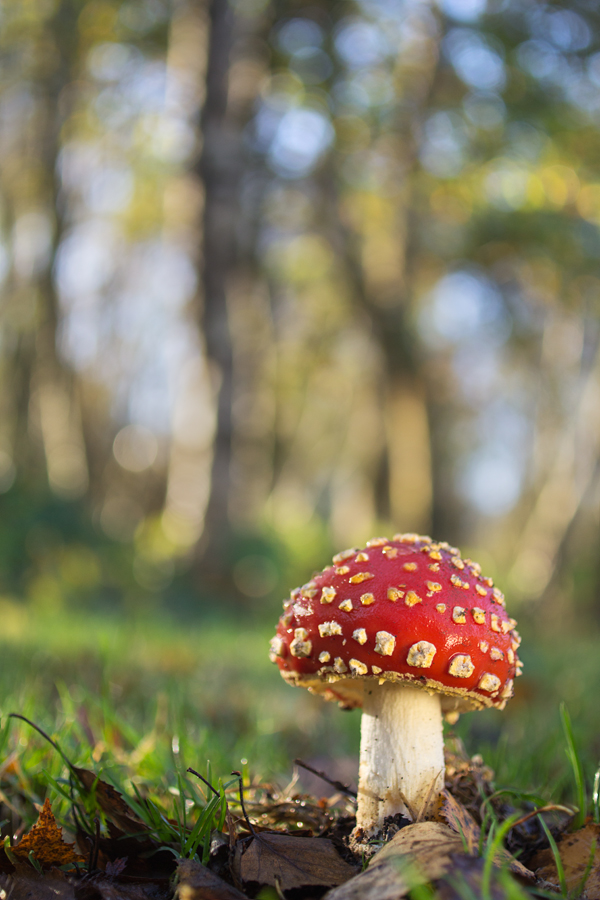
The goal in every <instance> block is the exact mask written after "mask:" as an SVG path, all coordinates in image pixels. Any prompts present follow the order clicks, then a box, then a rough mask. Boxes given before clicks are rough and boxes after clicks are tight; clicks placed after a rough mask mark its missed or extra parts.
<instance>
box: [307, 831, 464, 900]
mask: <svg viewBox="0 0 600 900" xmlns="http://www.w3.org/2000/svg"><path fill="white" fill-rule="evenodd" d="M457 853H464V847H463V842H462V840H461V838H460V837H459V836H458V835H457V834H456V833H455V832H454V831H452V829H451V828H449V827H448V826H447V825H444V824H443V823H442V822H417V823H416V824H414V825H407V826H406V827H405V828H402V829H401V831H399V832H398V833H397V834H395V835H394V837H393V838H392V840H391V841H390V842H389V843H388V844H386V845H385V847H384V848H383V850H380V851H379V853H377V854H376V855H375V856H374V857H373V859H372V860H371V864H370V866H369V868H368V869H367V870H366V871H365V872H361V874H360V875H357V876H356V877H355V878H353V879H352V880H351V881H348V882H346V883H345V884H343V885H341V887H337V888H335V889H334V890H332V891H329V893H327V894H326V895H325V898H326V900H399V898H401V897H405V896H406V895H407V894H408V892H409V891H410V890H411V889H412V888H413V887H415V886H416V885H418V884H427V883H428V882H430V881H436V880H437V879H438V878H441V877H442V876H443V875H445V874H446V872H448V871H449V870H450V868H451V866H452V857H453V855H454V854H457Z"/></svg>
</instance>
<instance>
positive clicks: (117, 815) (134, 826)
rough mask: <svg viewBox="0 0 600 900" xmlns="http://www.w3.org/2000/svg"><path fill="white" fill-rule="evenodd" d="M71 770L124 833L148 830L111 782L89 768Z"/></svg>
mask: <svg viewBox="0 0 600 900" xmlns="http://www.w3.org/2000/svg"><path fill="white" fill-rule="evenodd" d="M73 771H74V772H75V773H76V775H77V776H78V778H79V779H80V781H81V783H82V785H83V786H84V788H85V789H86V791H90V792H91V791H92V790H93V791H94V792H95V795H96V800H97V801H98V806H99V807H100V809H101V810H102V812H103V813H104V814H105V815H106V816H108V818H109V819H112V821H113V822H114V823H115V825H118V826H119V828H120V829H121V830H122V831H124V832H125V833H126V834H135V833H137V832H140V831H148V830H149V829H148V826H147V825H146V824H145V822H142V820H141V819H139V818H138V817H137V816H136V815H135V813H134V812H133V810H132V809H131V808H130V807H129V806H128V804H127V803H126V802H125V800H123V795H122V794H120V793H119V792H118V791H117V790H116V789H115V788H114V787H113V786H112V784H107V783H106V781H102V780H101V779H100V778H98V776H97V775H96V774H95V772H90V770H89V769H78V768H76V767H75V766H73Z"/></svg>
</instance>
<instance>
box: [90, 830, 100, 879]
mask: <svg viewBox="0 0 600 900" xmlns="http://www.w3.org/2000/svg"><path fill="white" fill-rule="evenodd" d="M91 844H92V846H91V848H90V860H89V863H88V871H89V872H95V870H96V868H97V866H98V851H99V849H100V819H99V818H98V816H94V840H93V842H91Z"/></svg>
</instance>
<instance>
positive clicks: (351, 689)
mask: <svg viewBox="0 0 600 900" xmlns="http://www.w3.org/2000/svg"><path fill="white" fill-rule="evenodd" d="M515 625H516V622H515V620H514V619H510V618H509V617H508V615H507V613H506V610H505V608H504V596H503V594H502V593H501V592H500V591H499V590H498V589H497V588H495V587H494V586H493V583H492V579H491V578H484V577H483V576H482V575H481V569H480V567H479V565H478V564H477V563H474V562H471V560H469V559H461V556H460V553H459V551H458V550H456V548H454V547H450V546H448V544H445V543H440V544H437V543H434V542H432V540H431V538H429V537H422V536H420V535H415V534H397V535H395V536H394V539H393V540H391V541H388V540H387V538H375V539H374V540H371V541H369V542H368V543H367V546H366V547H365V549H364V550H358V549H356V548H354V549H352V550H346V551H344V552H343V553H338V554H337V556H334V558H333V565H332V566H328V567H327V568H326V569H324V570H323V572H321V573H320V574H319V575H315V576H314V578H313V579H312V580H311V581H309V582H308V584H305V585H304V586H303V587H302V588H296V589H295V590H294V591H292V594H291V597H290V599H289V600H287V601H285V603H284V614H283V615H282V616H281V618H280V620H279V625H278V628H277V633H276V635H275V637H274V638H273V639H272V640H271V659H272V661H273V662H276V663H277V665H278V666H279V669H280V671H281V674H282V676H283V677H284V678H285V679H286V680H287V681H289V682H290V683H292V684H295V685H299V686H302V687H307V688H308V689H309V690H311V691H315V692H318V693H321V694H323V695H324V696H325V698H326V699H328V700H337V701H339V702H340V705H342V706H345V707H348V708H351V707H355V706H362V692H363V684H362V682H363V680H364V679H365V678H366V679H379V680H380V681H381V680H388V681H396V682H405V683H406V684H410V685H412V686H415V687H423V688H424V689H426V690H430V691H431V690H436V691H439V692H440V693H441V694H443V695H444V696H443V698H442V708H443V709H444V711H445V712H451V711H454V710H456V711H459V712H460V711H465V710H469V709H480V708H482V707H485V706H496V707H498V708H500V709H502V708H503V707H504V706H505V705H506V701H507V700H508V699H509V698H510V697H511V696H512V686H513V679H514V677H515V675H519V674H520V666H521V664H520V662H519V660H518V657H517V648H518V646H519V644H520V637H519V635H518V633H517V632H516V631H515V630H514V629H515Z"/></svg>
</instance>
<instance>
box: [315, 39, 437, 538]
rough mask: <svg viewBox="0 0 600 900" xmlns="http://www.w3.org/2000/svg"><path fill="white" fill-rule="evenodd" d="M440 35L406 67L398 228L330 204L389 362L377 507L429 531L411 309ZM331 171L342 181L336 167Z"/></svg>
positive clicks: (424, 429) (432, 508) (423, 419)
mask: <svg viewBox="0 0 600 900" xmlns="http://www.w3.org/2000/svg"><path fill="white" fill-rule="evenodd" d="M439 41H440V37H439V35H434V34H431V35H430V47H429V52H428V53H424V54H423V55H422V57H421V60H420V66H419V68H418V69H416V70H413V69H410V68H409V69H408V70H407V71H405V72H404V73H403V82H404V89H405V94H406V96H405V97H404V103H403V108H404V109H408V110H409V112H408V113H399V114H398V121H397V124H396V127H395V135H396V137H397V141H398V148H399V149H398V153H399V155H400V158H398V159H397V160H396V163H397V165H398V167H399V168H401V171H402V174H401V176H400V177H399V179H398V181H396V182H395V183H392V184H390V190H389V199H387V202H388V203H390V205H391V204H394V209H393V216H392V217H391V221H392V223H393V224H392V233H390V230H389V229H388V230H386V233H383V232H381V233H380V234H379V236H378V237H377V236H375V239H373V234H369V230H368V225H367V226H365V224H364V222H360V221H357V222H354V221H353V217H352V216H350V217H349V216H348V215H347V214H344V203H343V200H342V198H340V197H338V198H337V199H336V201H335V203H334V205H333V210H332V213H333V218H334V221H337V222H338V223H339V224H338V234H339V246H340V251H341V253H342V255H343V257H344V258H345V264H346V267H347V268H348V270H349V272H350V275H351V279H352V283H353V286H354V290H355V297H356V299H357V301H358V304H359V306H360V307H361V308H362V309H363V310H364V311H365V312H366V313H367V315H368V317H369V320H370V322H371V328H372V334H373V337H374V338H375V340H376V342H377V344H378V346H379V348H380V350H381V356H382V361H383V372H382V379H381V385H380V390H379V402H380V405H381V415H382V420H383V435H384V438H383V445H382V447H381V451H380V461H379V466H378V470H377V472H376V473H375V477H374V479H373V490H374V497H375V509H376V513H377V517H378V518H379V519H380V520H382V521H389V522H391V523H392V525H393V526H394V527H396V528H397V529H399V530H406V531H428V530H430V529H431V527H432V524H436V520H437V518H438V515H437V512H436V507H437V505H438V501H437V500H436V492H435V489H436V484H435V483H434V479H433V471H434V469H435V465H434V463H433V461H432V454H433V453H434V452H435V443H434V441H433V439H432V428H431V425H432V419H433V420H435V407H434V402H433V398H432V396H431V390H430V387H431V386H430V383H429V379H428V378H427V375H426V371H425V368H426V367H425V365H424V361H423V359H422V355H421V354H422V351H421V349H420V341H419V337H418V334H417V333H416V330H415V328H414V325H413V323H412V321H411V310H412V304H413V302H414V293H415V280H416V277H417V275H418V269H419V265H420V256H421V254H422V249H423V248H422V246H421V245H420V241H419V238H418V217H419V211H418V203H419V199H418V195H417V189H416V185H415V176H416V174H417V172H418V169H419V156H418V153H419V144H418V135H419V129H420V126H421V122H422V120H423V118H424V115H425V113H426V110H427V109H428V107H429V105H430V103H431V98H432V96H433V94H434V92H435V90H436V86H437V77H438V71H439V52H440V51H439ZM327 177H328V181H329V182H330V183H331V184H335V183H336V175H335V173H334V172H330V173H328V176H327ZM391 198H393V199H391ZM361 228H362V229H363V231H362V232H361ZM390 238H391V239H392V241H393V242H394V243H393V246H392V247H391V248H390V249H391V253H389V251H388V255H389V256H390V257H391V259H390V262H391V265H390V266H389V269H390V271H389V273H387V274H386V273H385V272H382V267H381V266H380V265H379V264H378V260H379V258H380V257H379V253H380V247H381V246H382V245H383V243H384V242H385V241H389V240H390ZM378 239H379V241H380V246H379V247H378V246H377V243H378ZM384 252H385V251H384Z"/></svg>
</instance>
